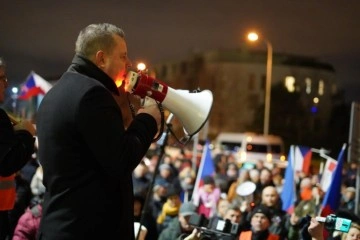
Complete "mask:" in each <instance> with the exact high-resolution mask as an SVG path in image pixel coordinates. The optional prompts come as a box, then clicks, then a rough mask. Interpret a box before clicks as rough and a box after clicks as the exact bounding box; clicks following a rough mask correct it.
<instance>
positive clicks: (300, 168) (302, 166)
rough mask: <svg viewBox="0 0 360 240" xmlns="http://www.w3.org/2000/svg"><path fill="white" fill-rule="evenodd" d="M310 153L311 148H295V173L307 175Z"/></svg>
mask: <svg viewBox="0 0 360 240" xmlns="http://www.w3.org/2000/svg"><path fill="white" fill-rule="evenodd" d="M311 157H312V152H311V148H309V147H305V146H296V147H295V155H294V169H295V172H304V173H306V174H308V173H309V170H310V164H311Z"/></svg>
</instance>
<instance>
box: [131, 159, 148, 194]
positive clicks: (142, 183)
mask: <svg viewBox="0 0 360 240" xmlns="http://www.w3.org/2000/svg"><path fill="white" fill-rule="evenodd" d="M148 171H149V170H148V167H147V166H146V164H145V162H144V161H141V162H140V163H139V164H138V165H137V166H136V168H135V169H134V171H133V173H132V180H133V184H134V185H133V190H134V194H135V195H141V196H143V197H146V194H147V192H148V190H149V187H150V183H151V179H150V178H149V177H148Z"/></svg>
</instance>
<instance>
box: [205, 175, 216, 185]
mask: <svg viewBox="0 0 360 240" xmlns="http://www.w3.org/2000/svg"><path fill="white" fill-rule="evenodd" d="M203 183H204V184H215V180H214V178H213V177H212V176H205V177H204V178H203Z"/></svg>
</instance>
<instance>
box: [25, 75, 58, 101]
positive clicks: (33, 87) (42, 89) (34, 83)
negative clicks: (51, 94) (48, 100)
mask: <svg viewBox="0 0 360 240" xmlns="http://www.w3.org/2000/svg"><path fill="white" fill-rule="evenodd" d="M51 87H52V85H51V84H50V83H49V82H47V81H46V80H45V79H43V78H42V77H40V76H39V75H38V74H36V73H35V72H31V73H30V74H29V76H28V77H27V79H26V81H25V83H24V84H23V85H22V86H21V92H20V95H19V99H22V100H27V99H29V98H31V97H34V96H37V95H39V94H42V95H45V94H46V93H47V92H48V91H49V90H50V88H51Z"/></svg>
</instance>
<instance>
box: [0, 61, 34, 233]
mask: <svg viewBox="0 0 360 240" xmlns="http://www.w3.org/2000/svg"><path fill="white" fill-rule="evenodd" d="M7 87H8V81H7V77H6V65H5V61H4V60H3V58H0V104H1V103H3V102H4V101H5V95H6V94H5V91H6V88H7ZM34 135H35V128H34V126H33V125H32V124H31V122H29V121H26V120H22V121H20V122H12V121H11V120H10V118H9V117H8V114H7V113H6V112H5V110H3V109H1V108H0V240H4V239H6V238H7V237H8V236H11V235H12V233H10V229H11V228H10V223H9V211H10V210H12V209H13V208H14V205H15V200H16V189H15V173H16V172H17V171H19V170H20V169H21V168H22V167H23V166H24V165H25V164H26V162H27V161H29V160H30V159H31V155H32V153H33V152H34V140H35V139H34V137H33V136H34Z"/></svg>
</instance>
